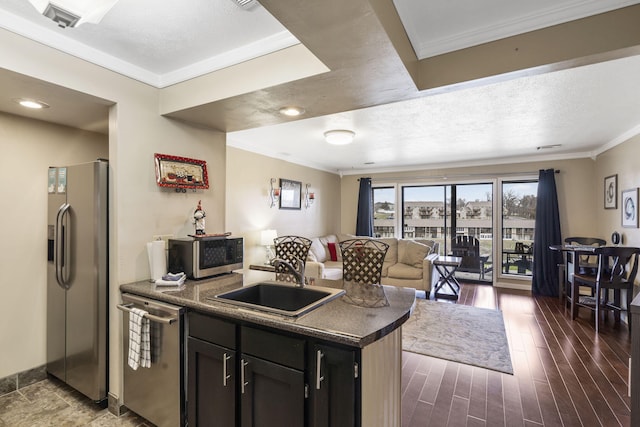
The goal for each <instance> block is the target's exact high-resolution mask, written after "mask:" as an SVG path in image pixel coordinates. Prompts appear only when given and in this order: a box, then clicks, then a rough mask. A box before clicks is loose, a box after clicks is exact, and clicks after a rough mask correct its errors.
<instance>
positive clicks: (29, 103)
mask: <svg viewBox="0 0 640 427" xmlns="http://www.w3.org/2000/svg"><path fill="white" fill-rule="evenodd" d="M13 101H14V102H16V103H18V104H20V105H22V106H23V107H25V108H31V109H33V110H39V109H42V108H49V105H48V104H46V103H44V102H42V101H37V100H35V99H27V98H15V99H14V100H13Z"/></svg>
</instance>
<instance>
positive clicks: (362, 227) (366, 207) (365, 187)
mask: <svg viewBox="0 0 640 427" xmlns="http://www.w3.org/2000/svg"><path fill="white" fill-rule="evenodd" d="M356 236H370V237H373V193H372V191H371V178H360V192H359V193H358V217H357V218H356Z"/></svg>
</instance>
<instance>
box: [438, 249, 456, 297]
mask: <svg viewBox="0 0 640 427" xmlns="http://www.w3.org/2000/svg"><path fill="white" fill-rule="evenodd" d="M461 263H462V257H457V256H439V257H438V258H437V259H436V260H434V261H433V266H434V267H435V268H436V271H437V272H438V274H439V275H440V278H439V279H438V284H437V285H436V289H435V292H434V294H433V295H434V298H445V299H458V293H459V292H460V283H459V282H458V279H456V277H455V273H456V270H457V269H458V267H460V264H461ZM445 285H446V287H447V288H448V289H449V291H450V292H444V291H445V290H446V289H447V288H445Z"/></svg>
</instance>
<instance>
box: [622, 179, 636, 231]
mask: <svg viewBox="0 0 640 427" xmlns="http://www.w3.org/2000/svg"><path fill="white" fill-rule="evenodd" d="M621 206H622V209H621V211H622V226H623V227H628V228H638V189H637V188H632V189H630V190H624V191H623V192H622V204H621Z"/></svg>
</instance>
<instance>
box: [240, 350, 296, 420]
mask: <svg viewBox="0 0 640 427" xmlns="http://www.w3.org/2000/svg"><path fill="white" fill-rule="evenodd" d="M240 363H241V366H240V369H241V371H240V372H241V374H240V375H241V385H240V387H241V396H240V408H241V411H240V414H241V415H240V419H241V425H242V427H280V426H303V425H305V422H304V419H305V418H304V413H305V412H304V399H305V384H304V372H302V371H298V370H296V369H292V368H288V367H286V366H282V365H278V364H276V363H272V362H268V361H266V360H262V359H259V358H257V357H252V356H249V355H246V354H243V355H242V359H241V361H240Z"/></svg>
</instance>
